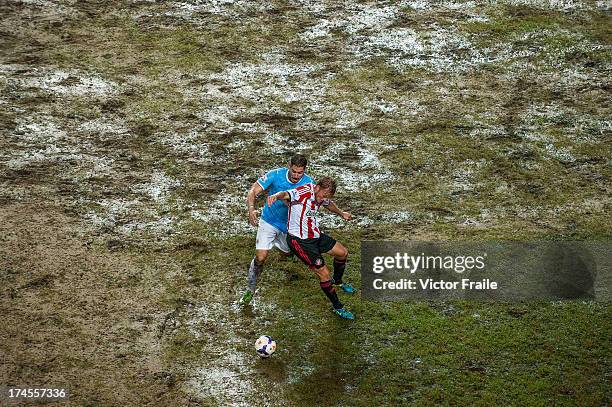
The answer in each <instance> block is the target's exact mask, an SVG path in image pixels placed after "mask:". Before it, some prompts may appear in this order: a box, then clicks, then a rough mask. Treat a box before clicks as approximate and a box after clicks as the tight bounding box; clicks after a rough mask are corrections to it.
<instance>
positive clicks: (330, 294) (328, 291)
mask: <svg viewBox="0 0 612 407" xmlns="http://www.w3.org/2000/svg"><path fill="white" fill-rule="evenodd" d="M333 283H334V280H327V281H322V282H321V283H320V284H321V290H323V292H324V293H325V295H326V296H327V298H329V300H330V301H331V303H332V304H333V306H334V308H335V309H340V308H342V307H343V305H342V303H341V302H340V300H339V299H338V294H336V289H335V288H334V285H333Z"/></svg>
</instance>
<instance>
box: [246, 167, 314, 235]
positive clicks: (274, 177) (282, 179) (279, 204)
mask: <svg viewBox="0 0 612 407" xmlns="http://www.w3.org/2000/svg"><path fill="white" fill-rule="evenodd" d="M257 183H258V184H259V185H260V186H261V187H262V188H263V189H264V190H265V189H268V188H269V189H268V196H270V195H274V194H275V193H277V192H280V191H288V190H290V189H294V188H297V187H299V186H301V185H304V184H308V183H313V184H314V181H313V180H312V178H310V177H309V176H308V175H306V174H304V175H303V176H302V178H301V179H300V180H299V181H298V182H296V183H295V184H294V183H293V182H291V181H289V169H288V168H277V169H275V170H272V171H269V172H267V173H266V174H265V175H264V176H262V177H261V178H259V179H257ZM288 212H289V207H288V206H287V205H286V204H285V201H283V200H281V199H278V200H276V202H274V203H273V204H272V207H269V206H268V203H267V202H266V203H265V204H264V209H263V212H262V214H261V218H262V219H263V220H265V221H266V222H268V223H269V224H270V225H272V226H274V227H276V228H278V229H279V230H280V231H281V232H283V233H287V214H288Z"/></svg>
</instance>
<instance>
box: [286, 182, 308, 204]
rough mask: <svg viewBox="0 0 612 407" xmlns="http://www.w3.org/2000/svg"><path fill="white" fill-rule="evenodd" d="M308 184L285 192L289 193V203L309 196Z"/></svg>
mask: <svg viewBox="0 0 612 407" xmlns="http://www.w3.org/2000/svg"><path fill="white" fill-rule="evenodd" d="M310 187H311V185H310V184H306V185H302V186H300V187H297V188H294V189H290V190H288V191H287V193H289V197H290V198H291V202H295V201H299V200H300V199H301V198H302V197H303V196H304V195H307V194H308V195H309V194H310Z"/></svg>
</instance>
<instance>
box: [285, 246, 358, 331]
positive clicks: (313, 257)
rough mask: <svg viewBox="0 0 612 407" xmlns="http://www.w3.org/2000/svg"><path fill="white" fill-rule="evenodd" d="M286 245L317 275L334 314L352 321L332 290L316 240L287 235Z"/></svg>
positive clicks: (327, 271)
mask: <svg viewBox="0 0 612 407" xmlns="http://www.w3.org/2000/svg"><path fill="white" fill-rule="evenodd" d="M287 243H289V247H290V249H291V251H292V252H293V253H294V254H295V255H296V256H297V257H298V258H299V259H300V260H302V262H304V264H306V265H307V266H308V267H309V268H310V269H311V270H313V271H314V272H315V273H316V274H317V276H318V277H319V285H320V287H321V290H322V291H323V293H324V294H325V296H326V297H327V298H328V299H329V301H330V302H331V303H332V305H333V307H334V308H333V310H334V313H336V314H337V315H338V316H340V317H341V318H345V319H354V318H355V317H354V316H353V314H351V313H350V312H349V311H348V310H346V309H345V308H344V306H343V305H342V303H341V302H340V300H339V299H338V294H337V293H336V289H335V288H334V280H332V278H331V275H330V272H329V269H328V268H327V266H326V265H325V261H324V259H323V256H322V255H321V252H320V251H319V242H318V239H306V240H304V239H298V238H296V237H294V236H290V235H289V236H287Z"/></svg>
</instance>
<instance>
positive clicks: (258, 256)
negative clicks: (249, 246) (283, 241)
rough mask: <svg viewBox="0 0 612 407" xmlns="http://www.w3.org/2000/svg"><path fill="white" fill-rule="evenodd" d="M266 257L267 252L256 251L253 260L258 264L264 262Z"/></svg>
mask: <svg viewBox="0 0 612 407" xmlns="http://www.w3.org/2000/svg"><path fill="white" fill-rule="evenodd" d="M267 258H268V253H267V252H258V253H257V254H256V255H255V260H256V261H257V262H258V263H260V264H264V263H265V261H266V259H267Z"/></svg>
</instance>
